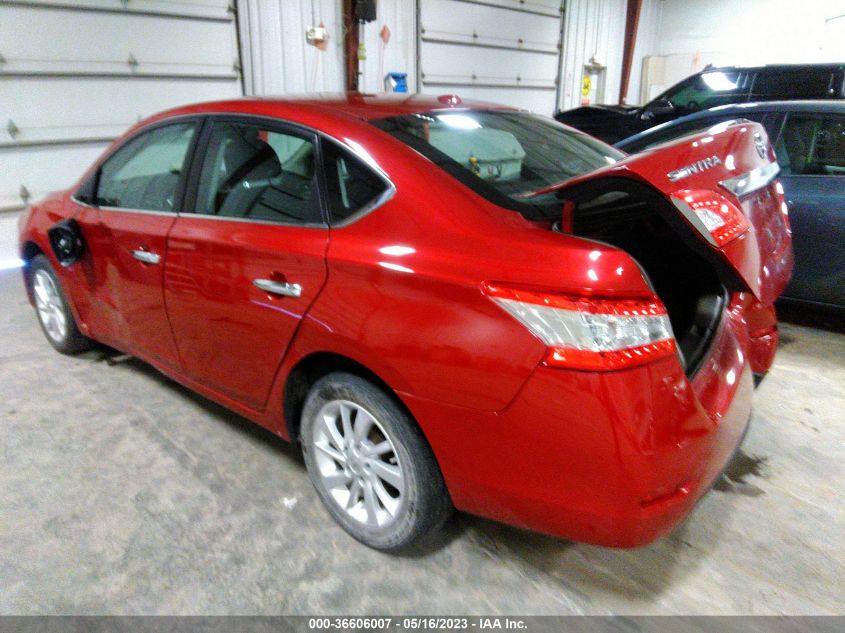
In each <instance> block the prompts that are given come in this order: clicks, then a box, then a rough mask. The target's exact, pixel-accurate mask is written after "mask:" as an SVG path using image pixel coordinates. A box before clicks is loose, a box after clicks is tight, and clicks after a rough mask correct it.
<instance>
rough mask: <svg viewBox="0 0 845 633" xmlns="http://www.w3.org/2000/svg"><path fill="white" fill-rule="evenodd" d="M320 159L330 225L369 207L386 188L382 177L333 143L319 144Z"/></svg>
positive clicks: (386, 185)
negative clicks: (324, 180)
mask: <svg viewBox="0 0 845 633" xmlns="http://www.w3.org/2000/svg"><path fill="white" fill-rule="evenodd" d="M323 159H324V162H325V166H326V186H327V189H328V193H329V199H328V203H329V205H328V206H329V216H330V217H331V220H332V223H338V222H343V221H344V220H346V219H347V218H349V217H350V216H352V215H354V214H355V213H358V212H359V211H363V210H364V209H366V208H368V207H371V205H372V204H374V203H375V202H376V201H377V200H379V199H380V198H381V196H382V195H383V194H384V193H385V192H386V191H387V189H388V184H387V183H386V182H385V181H384V179H383V178H381V177H380V176H379V175H378V174H376V173H374V172H373V170H372V169H370V168H369V167H368V166H367V165H365V164H364V163H363V162H362V161H361V160H360V159H359V158H357V157H356V156H354V155H353V154H352V153H351V152H349V151H348V150H346V149H344V148H342V147H341V146H340V145H337V144H336V143H332V142H331V141H326V142H324V143H323Z"/></svg>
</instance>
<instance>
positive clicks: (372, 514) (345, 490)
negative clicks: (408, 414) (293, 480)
mask: <svg viewBox="0 0 845 633" xmlns="http://www.w3.org/2000/svg"><path fill="white" fill-rule="evenodd" d="M311 444H312V448H313V454H314V458H315V462H316V466H317V468H316V471H317V475H318V479H319V482H320V484H321V485H322V486H323V487H324V488H325V490H326V491H327V492H328V493H329V496H330V497H331V499H332V500H333V501H334V502H335V503H336V504H337V506H338V507H339V508H340V509H342V510H343V511H344V512H345V513H346V514H347V515H348V516H349V517H350V518H352V519H354V520H355V521H356V522H358V523H360V524H363V525H365V526H367V527H369V528H383V527H385V526H387V525H390V524H391V523H392V522H393V521H395V519H396V517H397V516H398V515H399V513H400V511H401V510H402V508H403V505H404V498H405V475H404V472H403V468H402V464H401V463H400V462H399V456H398V454H397V452H396V449H395V446H394V444H393V441H392V440H391V439H390V437H389V436H388V434H387V432H386V431H385V429H384V427H383V426H382V425H381V424H380V423H379V421H378V420H377V419H376V418H375V416H373V415H372V414H371V413H370V412H369V411H367V410H366V409H364V408H363V407H362V406H360V405H358V404H356V403H354V402H351V401H348V400H332V401H330V402H328V403H326V404H325V405H324V406H323V407H322V408H321V409H320V411H319V412H318V413H317V419H316V420H315V422H314V431H313V434H312V440H311Z"/></svg>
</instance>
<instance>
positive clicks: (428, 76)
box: [419, 0, 561, 115]
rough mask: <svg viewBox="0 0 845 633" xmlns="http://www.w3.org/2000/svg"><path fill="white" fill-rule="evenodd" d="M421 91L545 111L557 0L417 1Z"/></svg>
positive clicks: (557, 26)
mask: <svg viewBox="0 0 845 633" xmlns="http://www.w3.org/2000/svg"><path fill="white" fill-rule="evenodd" d="M419 7H420V9H419V37H420V84H421V92H426V93H431V94H443V93H456V94H458V95H460V96H462V97H465V98H474V99H482V100H486V101H497V102H500V103H507V104H510V105H514V106H518V107H522V108H526V109H529V110H533V111H535V112H539V113H542V114H547V115H551V114H552V113H553V112H554V110H555V101H556V95H557V78H558V71H559V68H560V38H561V0H471V1H469V0H420V2H419Z"/></svg>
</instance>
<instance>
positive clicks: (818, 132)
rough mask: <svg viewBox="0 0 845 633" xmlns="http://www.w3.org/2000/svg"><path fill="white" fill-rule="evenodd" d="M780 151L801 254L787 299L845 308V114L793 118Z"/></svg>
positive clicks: (794, 236)
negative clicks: (843, 306) (844, 306)
mask: <svg viewBox="0 0 845 633" xmlns="http://www.w3.org/2000/svg"><path fill="white" fill-rule="evenodd" d="M775 151H776V153H777V157H778V162H779V163H780V167H781V174H780V180H781V182H782V183H783V189H784V192H785V195H786V200H787V204H788V206H789V218H790V222H791V224H792V230H793V233H792V245H793V248H794V249H795V273H794V274H793V276H792V281H791V282H790V284H789V286H788V287H787V289H786V291H785V292H784V294H785V296H787V297H790V298H794V299H801V300H803V301H815V302H820V303H830V304H835V305H845V114H830V113H827V114H826V113H822V112H819V113H803V112H792V113H790V114H789V115H788V116H787V119H786V122H785V124H784V126H783V128H782V131H781V133H780V135H779V137H778V139H777V142H776V143H775Z"/></svg>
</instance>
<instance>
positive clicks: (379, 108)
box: [160, 92, 518, 120]
mask: <svg viewBox="0 0 845 633" xmlns="http://www.w3.org/2000/svg"><path fill="white" fill-rule="evenodd" d="M274 104H275V105H278V106H280V109H282V108H283V109H287V108H290V107H295V108H308V109H314V110H316V111H320V112H323V113H327V114H328V113H331V114H335V115H346V116H352V117H355V118H357V119H363V120H372V119H381V118H386V117H391V116H399V115H403V114H416V113H420V112H433V111H436V110H452V111H454V110H467V109H482V110H510V111H516V110H518V108H513V107H510V106H505V105H501V104H496V103H489V102H485V101H476V100H466V99H461V97H459V96H458V95H439V96H438V95H420V94H401V93H384V94H364V93H358V92H349V93H320V94H314V93H311V94H307V95H306V94H302V95H296V94H294V95H270V96H261V97H243V98H240V99H229V100H224V101H208V102H204V103H197V104H192V105H187V106H182V107H179V108H173V109H171V110H168V111H166V112H162V113H161V114H160V116H167V117H172V116H178V115H180V114H197V113H211V112H218V111H224V112H238V111H239V110H243V111H245V112H249V111H252V110H253V107H254V106H256V105H261V106H264V108H266V107H267V106H271V107H272V105H274Z"/></svg>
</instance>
